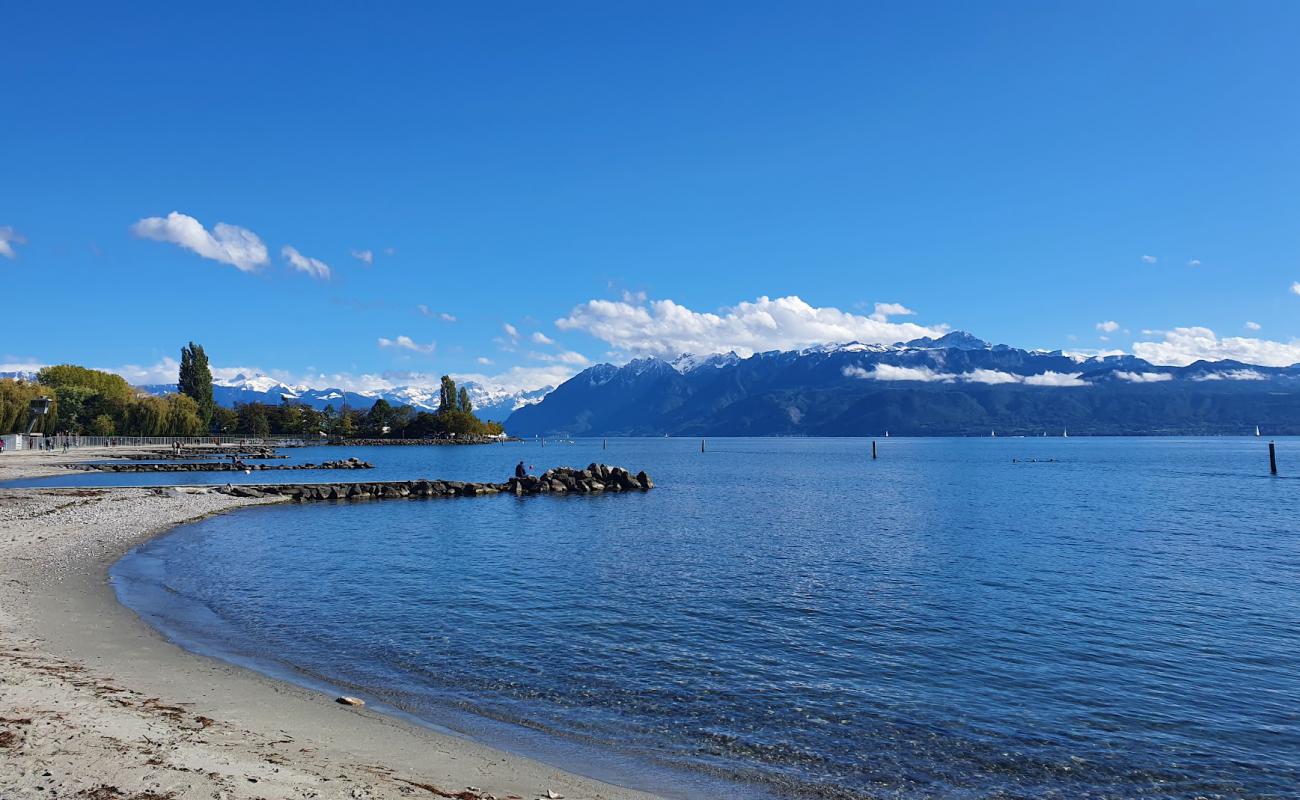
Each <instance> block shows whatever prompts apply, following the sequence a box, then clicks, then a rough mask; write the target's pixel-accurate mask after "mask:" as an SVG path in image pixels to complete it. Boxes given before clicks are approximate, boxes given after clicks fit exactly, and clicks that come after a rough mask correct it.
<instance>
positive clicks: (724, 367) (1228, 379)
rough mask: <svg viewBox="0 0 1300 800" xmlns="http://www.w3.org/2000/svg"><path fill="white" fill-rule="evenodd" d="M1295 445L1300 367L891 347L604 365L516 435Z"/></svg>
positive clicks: (528, 416) (545, 405) (933, 345)
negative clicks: (1157, 438)
mask: <svg viewBox="0 0 1300 800" xmlns="http://www.w3.org/2000/svg"><path fill="white" fill-rule="evenodd" d="M1256 425H1258V426H1260V428H1261V429H1262V430H1263V431H1264V432H1265V434H1266V435H1282V434H1300V365H1293V366H1290V367H1280V368H1279V367H1260V366H1254V365H1250V364H1243V363H1240V362H1236V361H1219V362H1205V361H1199V362H1196V363H1195V364H1191V365H1189V366H1186V367H1169V366H1156V365H1153V364H1151V363H1149V362H1147V361H1144V360H1142V359H1140V358H1137V357H1135V356H1127V355H1125V356H1108V357H1102V358H1082V357H1078V356H1072V355H1067V354H1065V353H1062V352H1060V351H1051V352H1047V351H1041V350H1020V349H1017V348H1013V347H1008V346H1006V345H990V344H989V343H987V342H984V341H982V340H980V339H978V338H976V337H974V336H972V335H971V334H969V333H965V332H961V331H958V332H954V333H950V334H948V335H946V336H943V337H941V338H939V339H917V340H914V341H910V342H903V343H898V344H893V345H875V344H871V345H868V344H860V343H856V342H854V343H849V344H843V345H830V346H821V347H814V348H809V349H805V350H798V351H786V352H769V353H759V354H756V355H753V356H751V357H749V358H740V357H739V356H737V355H735V354H734V353H731V354H726V355H714V356H707V357H698V356H693V355H683V356H681V357H679V358H676V359H674V360H672V361H667V360H663V359H658V358H643V359H637V360H635V361H632V362H630V363H628V364H626V365H624V366H621V367H617V366H613V365H611V364H600V365H597V366H594V367H591V368H589V369H586V370H584V371H583V372H581V373H579V374H578V375H576V376H574V377H573V378H571V379H570V380H568V381H566V382H565V383H563V384H561V385H560V386H558V387H556V389H555V390H554V391H552V392H551V393H550V394H548V395H547V396H546V397H545V399H543V400H542V401H541V402H538V403H534V404H530V405H526V406H522V407H520V408H519V409H517V410H515V411H514V412H513V413H512V414H511V415H510V416H509V418H508V419H507V420H506V429H507V430H508V431H510V432H511V433H513V434H516V435H522V436H531V435H538V434H541V435H546V434H555V433H559V432H565V433H568V434H571V435H575V436H578V435H609V436H613V435H634V436H652V435H653V436H661V435H665V434H668V435H674V436H684V435H692V436H703V435H711V436H799V435H806V436H881V435H883V434H884V432H885V431H889V432H890V433H891V434H892V435H897V436H964V435H969V436H988V435H989V433H990V432H991V431H996V432H997V433H998V435H1033V436H1038V435H1042V434H1043V433H1044V432H1046V433H1048V434H1050V435H1060V433H1061V432H1062V431H1063V430H1066V429H1068V430H1069V432H1070V433H1071V434H1080V435H1087V434H1096V435H1131V434H1172V433H1178V434H1207V435H1211V434H1224V435H1229V434H1232V435H1241V434H1247V433H1253V432H1254V430H1255V426H1256Z"/></svg>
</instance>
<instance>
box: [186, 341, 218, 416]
mask: <svg viewBox="0 0 1300 800" xmlns="http://www.w3.org/2000/svg"><path fill="white" fill-rule="evenodd" d="M176 387H177V388H178V389H180V392H181V394H184V395H188V396H189V397H191V398H193V400H194V402H195V403H197V404H198V407H199V419H200V420H201V421H202V423H203V426H204V427H205V428H207V427H208V426H210V425H211V424H212V414H213V412H214V410H215V409H216V407H217V404H216V401H215V400H214V399H213V397H212V370H211V368H209V366H208V354H207V353H205V352H203V346H202V345H197V344H195V343H194V342H190V344H189V346H188V347H182V348H181V370H180V375H179V379H178V381H177V383H176Z"/></svg>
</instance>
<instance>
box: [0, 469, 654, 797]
mask: <svg viewBox="0 0 1300 800" xmlns="http://www.w3.org/2000/svg"><path fill="white" fill-rule="evenodd" d="M106 452H107V451H99V452H97V451H92V450H81V451H74V452H71V453H69V454H68V455H67V456H64V455H63V454H62V453H55V454H41V453H6V454H4V455H2V456H0V481H7V480H12V479H16V478H24V477H38V476H41V475H49V474H62V473H63V472H64V470H61V469H60V468H59V467H58V466H57V463H60V462H65V461H79V460H86V459H90V458H99V457H103V456H104V455H105V454H106ZM115 452H117V453H120V452H122V451H121V449H120V448H119V449H117V450H116V451H115ZM269 502H278V498H266V499H251V498H235V497H228V496H226V495H221V494H217V493H215V492H213V491H211V490H210V489H207V488H193V489H181V490H176V489H162V490H159V489H0V797H4V798H5V800H10V798H19V797H43V798H56V797H88V798H95V799H96V800H123V799H131V800H163V799H164V798H200V797H202V798H230V799H232V800H233V798H314V797H320V798H336V797H337V798H350V799H353V800H362V799H364V798H388V797H460V798H464V800H474V799H475V798H488V797H496V798H538V797H553V796H556V795H563V796H564V797H567V798H592V799H593V800H594V799H595V798H630V799H631V798H637V799H640V798H649V797H651V795H648V794H644V793H641V792H636V791H632V790H628V789H623V788H619V787H616V786H611V785H609V784H605V783H601V782H599V781H595V780H590V779H586V778H582V777H580V776H576V775H572V774H569V773H566V772H563V771H561V770H558V769H554V768H552V767H549V766H546V765H544V764H541V763H539V762H536V761H533V760H530V759H527V758H524V757H521V756H516V755H513V754H509V753H505V752H502V751H499V750H495V749H492V748H489V747H486V746H483V745H480V744H478V743H475V742H472V741H469V740H466V739H463V738H460V737H457V736H454V735H450V734H443V733H440V732H437V731H434V730H430V729H425V728H423V727H420V726H418V725H415V724H412V723H409V722H407V721H405V720H402V719H399V718H395V717H389V716H385V715H383V714H380V713H377V712H375V711H372V710H370V709H367V708H353V707H347V706H343V705H339V704H337V703H335V702H334V700H335V696H334V695H332V694H331V695H326V694H322V693H320V692H315V691H311V690H308V689H304V688H301V687H298V686H294V685H291V684H288V683H283V682H280V681H276V680H273V679H271V678H268V677H265V676H263V675H260V674H259V673H255V672H252V671H250V670H246V669H243V668H241V667H237V666H233V665H230V664H226V663H224V662H219V661H216V660H213V659H209V658H205V657H203V656H199V655H195V654H192V653H189V652H186V651H184V650H182V649H180V648H179V647H176V646H175V645H172V644H171V643H169V642H167V641H166V640H165V639H164V638H163V637H162V636H161V635H159V634H158V633H157V632H156V631H155V630H154V629H152V628H151V627H149V626H148V625H146V624H145V623H144V622H143V621H141V620H140V619H139V618H138V617H136V616H135V614H134V613H132V612H131V611H129V610H128V609H126V608H124V607H122V606H121V605H120V604H119V603H118V602H117V599H116V597H115V595H114V593H113V590H112V587H111V586H110V585H109V583H108V575H107V571H108V567H109V566H110V565H112V564H113V563H114V562H115V561H116V560H117V559H119V558H120V557H121V556H122V555H123V554H124V553H126V552H127V551H128V550H129V549H130V548H132V547H134V546H136V545H137V544H140V543H141V542H144V541H146V540H148V539H149V538H151V537H153V536H156V535H158V534H160V533H162V532H164V531H166V530H168V529H170V528H172V527H174V526H176V525H178V524H181V523H183V522H187V521H191V520H194V519H198V518H201V517H203V516H207V515H209V514H215V513H222V512H225V511H229V510H232V509H236V508H239V507H242V506H247V505H257V504H264V503H269ZM232 568H237V565H232Z"/></svg>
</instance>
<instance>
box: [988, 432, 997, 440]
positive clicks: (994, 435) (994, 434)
mask: <svg viewBox="0 0 1300 800" xmlns="http://www.w3.org/2000/svg"><path fill="white" fill-rule="evenodd" d="M989 436H992V437H993V438H994V439H996V438H998V432H997V431H989Z"/></svg>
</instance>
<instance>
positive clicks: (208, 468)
mask: <svg viewBox="0 0 1300 800" xmlns="http://www.w3.org/2000/svg"><path fill="white" fill-rule="evenodd" d="M64 467H65V468H66V469H76V470H82V471H85V472H253V471H259V472H260V471H267V470H290V469H374V467H375V465H374V464H371V463H369V462H367V461H362V460H360V459H358V458H349V459H341V460H338V461H322V462H321V463H319V464H246V463H244V462H242V461H234V462H230V463H222V462H215V461H205V462H199V463H193V464H65V465H64Z"/></svg>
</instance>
